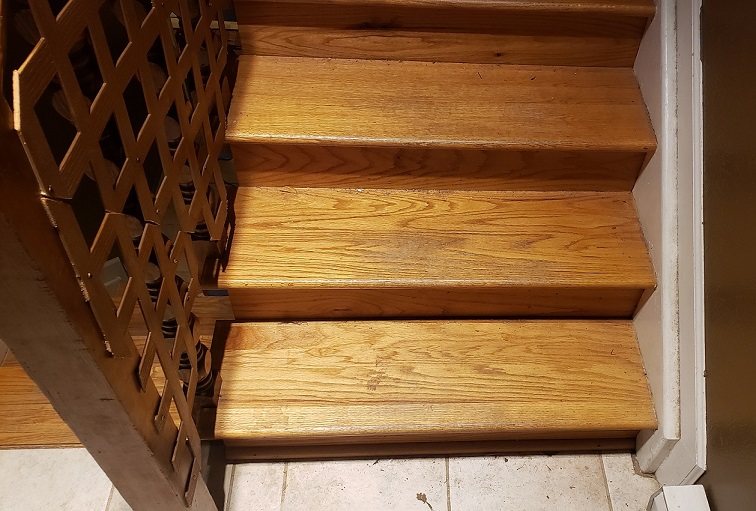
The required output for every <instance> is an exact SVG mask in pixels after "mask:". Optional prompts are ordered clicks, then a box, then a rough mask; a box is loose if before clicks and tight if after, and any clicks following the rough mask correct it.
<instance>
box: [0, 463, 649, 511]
mask: <svg viewBox="0 0 756 511" xmlns="http://www.w3.org/2000/svg"><path fill="white" fill-rule="evenodd" d="M224 486H225V489H224V492H225V495H223V496H221V499H222V501H224V502H225V509H226V510H227V511H239V510H244V511H257V510H259V511H295V510H296V511H309V510H328V511H347V510H348V511H378V510H380V511H384V510H392V511H394V510H396V511H405V510H406V511H426V510H428V511H452V510H453V511H508V510H513V511H514V510H516V511H552V510H553V511H573V510H575V511H645V509H646V504H647V503H648V499H649V498H650V496H651V495H652V494H653V493H654V492H655V491H656V490H657V489H658V487H659V485H658V483H657V482H656V480H655V479H653V478H651V477H646V476H642V475H638V474H637V473H636V471H635V469H634V467H633V460H632V457H631V456H630V455H629V454H607V455H598V454H588V455H564V456H562V455H557V456H484V457H469V458H466V457H459V458H432V459H402V460H394V459H390V460H378V461H376V460H368V461H329V462H316V461H312V462H297V463H248V464H238V465H228V466H226V470H225V485H224ZM6 510H7V511H10V510H14V511H15V510H22V511H35V510H77V511H78V510H83V511H87V510H92V511H129V510H130V508H129V506H128V505H127V504H126V503H125V502H124V500H123V499H122V498H121V496H120V495H119V494H118V492H117V491H116V490H115V489H114V488H113V486H112V485H111V484H110V481H108V479H107V477H106V476H105V475H104V474H103V473H102V471H101V470H100V469H99V468H98V467H97V464H96V463H95V462H94V461H93V460H92V458H91V457H90V456H89V455H88V454H87V452H86V451H84V450H83V449H47V450H42V449H36V450H13V451H0V511H6Z"/></svg>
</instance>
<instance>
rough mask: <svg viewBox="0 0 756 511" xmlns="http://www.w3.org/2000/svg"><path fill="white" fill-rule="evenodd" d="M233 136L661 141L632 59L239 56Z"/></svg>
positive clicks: (634, 144) (528, 142) (590, 146)
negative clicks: (611, 63) (522, 61)
mask: <svg viewBox="0 0 756 511" xmlns="http://www.w3.org/2000/svg"><path fill="white" fill-rule="evenodd" d="M226 139H227V140H228V141H229V142H231V143H232V144H233V143H252V142H256V143H281V144H286V143H288V144H292V143H295V144H326V145H355V146H391V147H433V148H437V149H497V150H531V151H538V150H571V151H587V152H591V151H626V152H641V153H653V151H654V149H655V146H656V142H655V138H654V133H653V130H652V128H651V125H650V121H649V118H648V114H647V112H646V109H645V105H644V103H643V98H642V96H641V93H640V89H639V87H638V84H637V82H636V79H635V77H634V75H633V71H632V69H629V68H628V69H620V68H587V67H582V68H577V67H548V66H512V65H498V64H468V63H430V62H410V61H378V60H351V59H319V58H298V57H265V56H253V55H243V56H241V57H240V59H239V73H238V79H237V83H236V87H235V90H234V100H233V102H232V105H231V111H230V113H229V123H228V130H227V132H226Z"/></svg>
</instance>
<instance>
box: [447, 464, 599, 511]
mask: <svg viewBox="0 0 756 511" xmlns="http://www.w3.org/2000/svg"><path fill="white" fill-rule="evenodd" d="M446 511H452V507H451V482H450V481H449V457H448V456H447V457H446ZM610 511H611V510H610Z"/></svg>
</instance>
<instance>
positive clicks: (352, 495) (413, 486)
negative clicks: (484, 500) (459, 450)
mask: <svg viewBox="0 0 756 511" xmlns="http://www.w3.org/2000/svg"><path fill="white" fill-rule="evenodd" d="M283 503H284V505H283V510H282V511H307V510H313V511H314V510H318V511H319V510H326V509H327V510H328V511H347V510H348V511H355V510H359V511H379V510H380V511H388V510H396V511H405V510H406V511H430V510H432V511H447V491H446V461H445V460H444V459H443V458H437V459H412V460H378V461H376V460H369V461H364V460H360V461H332V462H302V463H290V464H289V465H288V469H287V479H286V489H285V491H284V499H283Z"/></svg>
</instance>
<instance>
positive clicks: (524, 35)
mask: <svg viewBox="0 0 756 511" xmlns="http://www.w3.org/2000/svg"><path fill="white" fill-rule="evenodd" d="M236 12H237V17H238V20H239V31H240V34H241V38H242V48H243V51H244V53H248V54H257V55H278V56H300V57H331V58H362V59H387V60H421V61H433V62H477V63H499V64H535V65H568V66H611V67H630V66H632V65H633V62H634V60H635V56H636V54H637V52H638V46H639V44H640V40H641V37H642V36H643V32H644V30H645V28H646V26H647V24H648V21H649V18H648V17H646V16H644V15H641V14H640V13H628V12H622V13H606V12H573V13H565V12H548V11H544V12H534V11H530V10H500V9H499V10H494V9H470V8H460V7H457V8H427V7H426V8H424V7H411V6H409V7H408V6H398V5H348V4H346V5H345V4H342V5H332V4H310V3H307V2H303V3H290V2H284V3H281V2H244V1H242V2H237V4H236Z"/></svg>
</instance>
